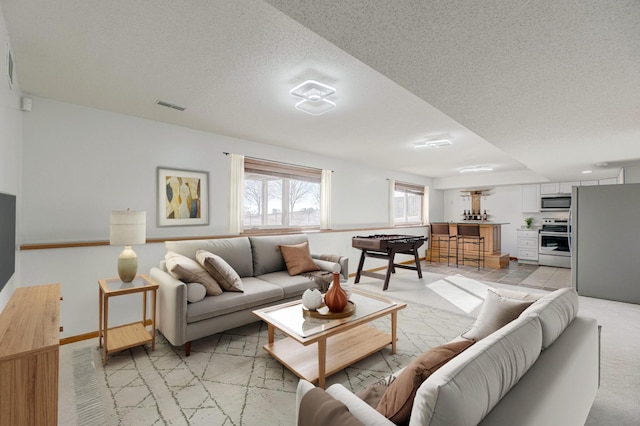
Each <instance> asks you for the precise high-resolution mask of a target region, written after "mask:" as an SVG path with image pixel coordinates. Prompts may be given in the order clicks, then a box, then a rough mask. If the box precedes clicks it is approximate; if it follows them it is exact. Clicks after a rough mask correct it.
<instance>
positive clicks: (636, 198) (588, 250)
mask: <svg viewBox="0 0 640 426" xmlns="http://www.w3.org/2000/svg"><path fill="white" fill-rule="evenodd" d="M570 216H571V236H572V241H571V279H572V283H573V286H574V287H575V288H576V289H577V291H578V294H580V295H581V296H589V297H597V298H600V299H609V300H616V301H619V302H628V303H639V304H640V184H625V185H602V186H577V187H574V188H573V194H572V200H571V215H570Z"/></svg>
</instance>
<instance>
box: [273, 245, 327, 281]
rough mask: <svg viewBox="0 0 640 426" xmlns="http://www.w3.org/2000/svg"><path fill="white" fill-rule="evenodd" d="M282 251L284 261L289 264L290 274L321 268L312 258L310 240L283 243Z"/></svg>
mask: <svg viewBox="0 0 640 426" xmlns="http://www.w3.org/2000/svg"><path fill="white" fill-rule="evenodd" d="M280 253H282V258H283V259H284V263H285V264H286V265H287V271H288V272H289V275H298V274H301V273H303V272H312V271H319V270H320V268H318V265H316V264H315V262H314V261H313V259H312V258H311V252H310V251H309V242H308V241H305V242H304V243H300V244H293V245H281V246H280Z"/></svg>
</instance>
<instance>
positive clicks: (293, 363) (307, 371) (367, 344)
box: [263, 325, 391, 383]
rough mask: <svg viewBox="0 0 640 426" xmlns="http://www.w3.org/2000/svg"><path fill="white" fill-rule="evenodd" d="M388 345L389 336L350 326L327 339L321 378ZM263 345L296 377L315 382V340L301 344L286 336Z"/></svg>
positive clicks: (365, 326) (366, 326)
mask: <svg viewBox="0 0 640 426" xmlns="http://www.w3.org/2000/svg"><path fill="white" fill-rule="evenodd" d="M390 344H391V335H390V334H388V333H385V332H383V331H380V330H378V329H376V328H373V327H371V326H368V325H362V326H360V327H356V328H352V329H351V330H348V331H345V332H343V333H340V334H336V335H334V336H331V337H329V338H327V347H326V363H325V377H326V376H330V375H332V374H335V373H337V372H338V371H341V370H343V369H345V368H346V367H348V366H350V365H352V364H355V363H356V362H358V361H360V360H362V359H364V358H366V357H368V356H369V355H372V354H374V353H376V352H378V351H379V350H380V349H382V348H384V347H385V346H387V345H390ZM263 348H264V349H265V350H266V351H267V352H268V353H269V354H270V355H271V356H273V357H274V358H275V359H277V360H278V361H280V363H282V364H283V365H284V366H285V367H287V368H288V369H289V370H291V371H292V372H293V373H294V374H295V375H296V376H298V377H300V378H302V379H305V380H308V381H309V382H312V383H316V382H318V379H319V374H318V343H314V344H312V345H308V346H303V345H301V344H300V343H298V342H297V341H296V340H294V339H292V338H290V337H286V338H283V339H280V340H276V341H274V342H273V343H271V344H269V343H268V344H266V345H264V346H263Z"/></svg>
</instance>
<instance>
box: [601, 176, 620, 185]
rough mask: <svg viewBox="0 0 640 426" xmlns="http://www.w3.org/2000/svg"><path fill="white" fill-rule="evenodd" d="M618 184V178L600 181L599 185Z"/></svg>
mask: <svg viewBox="0 0 640 426" xmlns="http://www.w3.org/2000/svg"><path fill="white" fill-rule="evenodd" d="M617 183H618V179H616V178H609V179H600V180H599V181H598V184H599V185H615V184H617Z"/></svg>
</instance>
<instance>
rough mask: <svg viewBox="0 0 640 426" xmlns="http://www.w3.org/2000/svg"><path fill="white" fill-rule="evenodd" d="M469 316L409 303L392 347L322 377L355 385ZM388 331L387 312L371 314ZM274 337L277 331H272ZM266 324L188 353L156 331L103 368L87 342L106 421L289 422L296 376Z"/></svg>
mask: <svg viewBox="0 0 640 426" xmlns="http://www.w3.org/2000/svg"><path fill="white" fill-rule="evenodd" d="M473 321H474V318H473V317H471V316H466V315H462V314H457V313H453V312H449V311H446V310H443V309H439V308H435V307H430V306H425V305H420V304H416V303H412V304H410V305H409V306H407V308H406V309H404V310H402V311H400V312H399V314H398V342H397V352H396V354H391V351H390V349H389V348H385V349H383V350H381V351H380V352H378V353H376V354H373V355H371V356H370V357H368V358H366V359H364V360H362V361H360V362H358V363H356V364H354V365H352V366H351V367H348V368H346V369H344V370H343V371H341V372H339V373H337V374H335V375H333V376H330V377H328V378H327V386H329V385H331V384H333V383H342V384H343V385H345V386H346V387H347V388H349V389H351V390H352V391H354V392H357V391H359V390H362V389H364V388H365V387H366V386H368V385H369V384H372V383H374V382H376V381H378V380H379V379H381V378H383V377H386V376H387V375H389V374H390V373H392V372H394V371H397V370H398V369H399V368H400V367H402V366H405V365H406V364H408V363H409V362H410V361H411V360H412V359H413V358H414V357H415V356H416V355H418V354H420V353H422V352H424V351H426V350H427V349H429V348H432V347H434V346H437V345H440V344H443V343H445V342H447V341H449V340H451V339H452V338H454V337H455V336H457V335H458V334H460V333H461V332H462V331H464V330H465V329H467V328H468V327H469V326H470V325H471V324H472V323H473ZM373 324H374V325H375V326H376V327H378V328H380V329H384V330H387V331H388V330H389V328H390V319H389V317H385V318H381V319H379V320H376V321H374V323H373ZM276 337H281V336H278V335H276ZM266 342H267V327H266V325H264V324H263V323H261V322H256V323H253V324H249V325H247V326H244V327H239V328H236V329H233V330H229V331H227V332H225V333H219V334H216V335H213V336H210V337H208V338H204V339H199V340H197V341H194V342H193V344H192V348H191V356H189V357H185V355H184V350H183V349H182V348H175V347H173V346H171V345H170V344H169V343H168V342H167V341H166V340H165V339H164V338H163V336H162V335H158V336H157V340H156V349H155V351H151V348H150V346H149V345H145V346H143V347H142V346H141V347H137V348H133V349H130V350H126V351H123V352H121V353H119V354H116V355H114V356H110V357H109V360H108V362H107V365H106V366H105V367H103V366H102V363H101V362H100V360H99V358H100V352H99V351H98V350H97V349H96V348H92V349H91V350H92V352H93V356H94V358H95V359H94V362H93V364H94V365H95V370H94V371H95V376H96V378H97V382H98V386H99V387H101V388H102V395H103V406H104V412H105V414H106V418H107V424H113V425H127V426H129V425H292V424H295V415H294V412H295V391H296V387H297V384H298V378H297V377H296V376H295V375H294V374H293V373H291V372H290V371H289V370H288V369H286V368H285V367H283V366H282V365H281V364H280V363H279V362H278V361H276V360H275V359H273V358H271V357H270V356H269V355H268V354H266V352H265V351H264V349H263V348H262V346H263V345H264V344H265V343H266Z"/></svg>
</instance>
